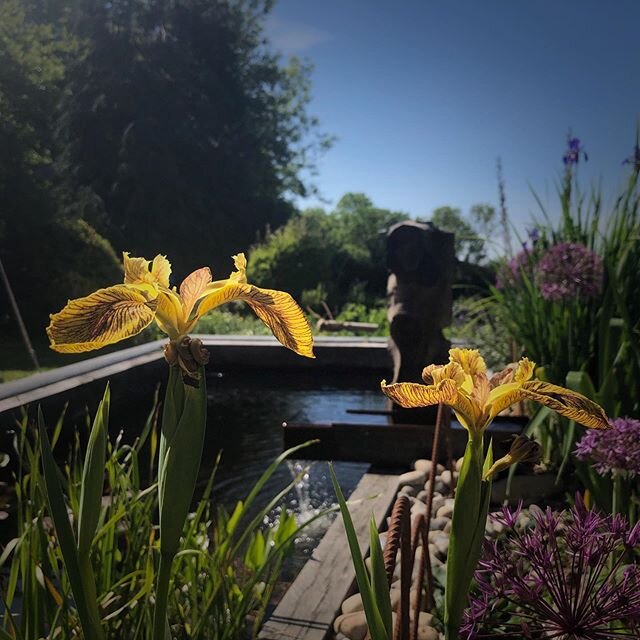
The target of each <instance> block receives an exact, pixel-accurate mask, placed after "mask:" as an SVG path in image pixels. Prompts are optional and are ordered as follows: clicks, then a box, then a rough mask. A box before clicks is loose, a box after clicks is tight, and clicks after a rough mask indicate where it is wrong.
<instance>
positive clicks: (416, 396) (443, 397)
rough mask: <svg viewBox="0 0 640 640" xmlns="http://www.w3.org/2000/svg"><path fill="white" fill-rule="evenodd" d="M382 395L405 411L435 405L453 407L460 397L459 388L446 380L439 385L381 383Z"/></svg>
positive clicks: (384, 381) (451, 381)
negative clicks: (441, 404)
mask: <svg viewBox="0 0 640 640" xmlns="http://www.w3.org/2000/svg"><path fill="white" fill-rule="evenodd" d="M380 388H381V389H382V393H384V395H385V396H387V398H390V399H391V400H393V401H394V402H395V403H396V404H399V405H400V406H401V407H404V408H405V409H416V408H418V407H430V406H432V405H434V404H440V403H441V402H442V403H443V404H447V405H451V404H452V403H454V402H455V401H456V399H457V397H458V388H457V387H456V383H455V382H454V381H453V380H449V379H445V380H442V382H439V383H438V384H430V385H425V384H420V383H418V382H397V383H395V384H387V382H386V380H383V381H382V382H381V383H380Z"/></svg>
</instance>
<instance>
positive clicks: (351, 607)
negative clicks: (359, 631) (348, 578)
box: [342, 593, 364, 613]
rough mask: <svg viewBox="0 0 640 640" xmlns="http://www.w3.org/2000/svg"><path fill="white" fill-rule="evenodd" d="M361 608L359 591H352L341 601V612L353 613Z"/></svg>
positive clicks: (362, 607)
mask: <svg viewBox="0 0 640 640" xmlns="http://www.w3.org/2000/svg"><path fill="white" fill-rule="evenodd" d="M363 609H364V605H363V604H362V596H361V595H360V594H359V593H354V594H353V595H352V596H349V597H348V598H347V599H346V600H345V601H344V602H343V603H342V613H355V612H356V611H362V610H363Z"/></svg>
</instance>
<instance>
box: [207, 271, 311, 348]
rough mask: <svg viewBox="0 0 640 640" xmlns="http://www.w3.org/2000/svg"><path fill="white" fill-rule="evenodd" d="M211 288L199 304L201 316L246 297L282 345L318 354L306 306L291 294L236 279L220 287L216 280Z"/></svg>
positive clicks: (244, 299)
mask: <svg viewBox="0 0 640 640" xmlns="http://www.w3.org/2000/svg"><path fill="white" fill-rule="evenodd" d="M209 287H210V288H211V289H210V291H209V293H207V294H206V295H204V296H203V297H202V298H201V300H200V303H199V304H198V306H197V309H196V314H197V316H198V318H201V317H202V316H203V315H204V314H205V313H207V312H208V311H210V310H211V309H213V308H215V307H218V306H220V305H221V304H224V303H225V302H229V301H231V300H243V301H244V302H246V303H247V304H248V305H249V306H250V307H251V308H252V309H253V311H254V312H255V314H256V315H257V316H258V318H260V320H262V322H264V323H265V324H266V325H267V326H268V327H269V329H271V331H272V332H273V335H274V336H275V337H276V338H277V339H278V341H279V342H280V343H281V344H283V345H284V346H285V347H287V348H288V349H291V350H292V351H295V352H296V353H298V354H300V355H301V356H306V357H307V358H314V357H315V356H314V355H313V336H312V335H311V328H310V327H309V323H308V322H307V319H306V317H305V315H304V313H303V312H302V309H301V308H300V307H299V306H298V304H297V303H296V301H295V300H294V299H293V298H292V297H291V296H290V295H289V294H288V293H284V292H283V291H275V290H273V289H260V288H259V287H254V286H253V285H250V284H245V283H242V282H232V281H229V282H228V284H226V285H224V286H222V287H217V286H216V283H212V284H211V285H209Z"/></svg>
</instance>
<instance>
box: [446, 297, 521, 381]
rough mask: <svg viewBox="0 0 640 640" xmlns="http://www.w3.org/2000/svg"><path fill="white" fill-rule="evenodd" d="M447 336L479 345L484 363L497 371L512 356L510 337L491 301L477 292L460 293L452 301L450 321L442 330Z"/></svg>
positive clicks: (477, 347) (475, 346) (511, 358)
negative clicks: (451, 320)
mask: <svg viewBox="0 0 640 640" xmlns="http://www.w3.org/2000/svg"><path fill="white" fill-rule="evenodd" d="M444 333H445V336H446V338H447V339H449V340H456V339H457V340H461V341H463V342H464V343H465V344H466V345H468V346H470V347H473V348H475V349H478V350H479V351H480V352H481V353H482V356H483V357H484V360H485V362H486V363H487V366H488V367H489V368H490V369H492V370H493V371H500V370H501V369H502V368H503V367H504V363H505V362H511V361H513V360H514V354H513V353H512V338H511V335H510V333H509V331H508V330H507V327H506V326H505V325H504V322H503V320H502V317H501V316H499V315H498V314H496V313H494V309H493V303H492V302H491V301H490V300H487V299H486V298H480V297H479V296H477V295H475V296H461V297H458V298H454V301H453V322H452V324H451V326H449V327H447V328H446V329H445V331H444Z"/></svg>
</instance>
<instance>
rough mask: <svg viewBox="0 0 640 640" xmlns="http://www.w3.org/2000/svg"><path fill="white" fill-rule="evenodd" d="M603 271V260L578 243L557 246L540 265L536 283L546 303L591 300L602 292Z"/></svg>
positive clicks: (542, 259)
mask: <svg viewBox="0 0 640 640" xmlns="http://www.w3.org/2000/svg"><path fill="white" fill-rule="evenodd" d="M603 274H604V269H603V266H602V260H601V259H600V257H599V256H598V255H597V254H596V253H594V252H593V251H591V249H589V248H587V247H585V246H584V245H583V244H578V243H575V242H563V243H561V244H557V245H555V246H553V247H551V249H549V251H547V253H545V254H544V255H543V256H542V258H540V262H538V266H537V272H536V281H537V283H538V287H539V288H540V292H541V294H542V297H543V298H545V299H546V300H566V299H570V298H576V297H585V298H590V297H594V296H597V295H598V294H599V293H600V292H601V291H602V280H603Z"/></svg>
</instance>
